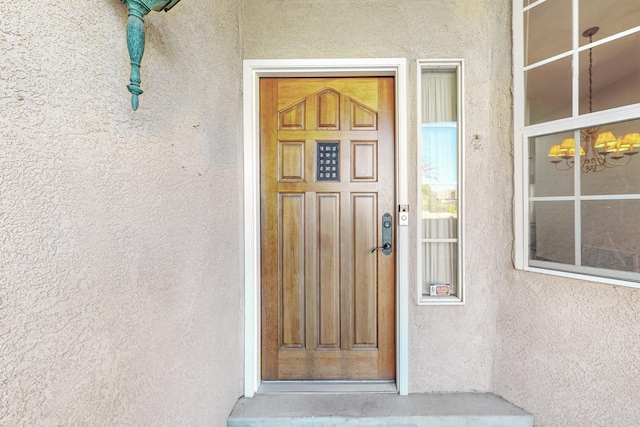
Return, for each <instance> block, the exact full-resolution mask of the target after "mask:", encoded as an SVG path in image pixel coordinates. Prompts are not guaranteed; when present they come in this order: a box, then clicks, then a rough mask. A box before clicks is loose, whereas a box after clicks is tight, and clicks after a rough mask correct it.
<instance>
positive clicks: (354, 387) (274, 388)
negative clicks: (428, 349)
mask: <svg viewBox="0 0 640 427" xmlns="http://www.w3.org/2000/svg"><path fill="white" fill-rule="evenodd" d="M258 393H260V394H285V393H296V394H303V393H327V394H349V393H398V387H397V386H396V382H395V381H393V380H391V381H294V380H288V381H262V384H260V387H259V388H258Z"/></svg>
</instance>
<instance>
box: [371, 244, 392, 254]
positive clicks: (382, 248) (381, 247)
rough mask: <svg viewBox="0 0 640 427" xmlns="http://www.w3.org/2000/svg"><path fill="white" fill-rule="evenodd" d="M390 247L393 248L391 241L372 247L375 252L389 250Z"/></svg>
mask: <svg viewBox="0 0 640 427" xmlns="http://www.w3.org/2000/svg"><path fill="white" fill-rule="evenodd" d="M390 249H391V243H385V244H384V245H382V246H379V247H377V248H373V249H371V253H374V252H375V251H389V250H390Z"/></svg>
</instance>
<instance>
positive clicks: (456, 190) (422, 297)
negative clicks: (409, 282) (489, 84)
mask: <svg viewBox="0 0 640 427" xmlns="http://www.w3.org/2000/svg"><path fill="white" fill-rule="evenodd" d="M462 66H463V63H462V60H446V61H444V60H443V61H426V60H424V61H422V60H421V61H418V94H419V96H418V118H419V129H418V138H419V144H418V145H419V153H418V159H419V165H418V171H419V173H418V176H419V178H418V180H419V182H418V189H419V194H418V203H419V205H420V212H419V218H418V231H419V233H418V236H420V243H419V246H420V247H419V251H418V254H419V255H418V256H419V260H418V266H419V267H418V270H419V272H418V283H419V289H418V301H419V303H420V304H462V303H463V302H464V288H463V282H462V278H463V275H462V260H463V257H462V244H461V242H462V216H461V213H462V212H461V201H462V198H461V190H462V144H461V141H462V102H461V97H462Z"/></svg>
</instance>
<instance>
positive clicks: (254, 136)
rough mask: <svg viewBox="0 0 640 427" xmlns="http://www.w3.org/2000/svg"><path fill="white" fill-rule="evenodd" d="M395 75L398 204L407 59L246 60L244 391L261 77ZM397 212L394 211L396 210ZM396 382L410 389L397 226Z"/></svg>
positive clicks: (256, 369)
mask: <svg viewBox="0 0 640 427" xmlns="http://www.w3.org/2000/svg"><path fill="white" fill-rule="evenodd" d="M349 76H393V77H395V82H396V94H395V95H396V125H395V133H396V202H397V203H396V204H397V205H408V204H409V198H408V158H407V109H406V107H407V62H406V59H405V58H376V59H285V60H258V59H250V60H245V61H244V64H243V128H244V253H245V272H244V274H245V292H244V298H245V305H244V311H245V312H244V319H245V327H244V334H245V335H244V337H245V339H244V342H245V347H244V354H245V367H244V394H245V396H247V397H252V396H253V395H254V394H255V393H256V391H257V390H258V387H260V382H261V378H260V362H261V361H260V123H259V121H260V78H261V77H349ZM396 217H397V212H396ZM397 230H398V232H397V236H396V238H397V240H396V250H395V251H394V252H395V257H396V385H397V387H398V391H399V393H400V394H401V395H406V394H408V393H409V343H408V341H409V334H408V330H409V286H408V283H409V262H408V259H409V227H408V226H398V227H397Z"/></svg>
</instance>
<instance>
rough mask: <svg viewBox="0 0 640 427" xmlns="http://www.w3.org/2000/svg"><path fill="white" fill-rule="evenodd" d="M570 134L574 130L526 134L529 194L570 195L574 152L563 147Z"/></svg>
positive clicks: (572, 188) (571, 137) (572, 191)
mask: <svg viewBox="0 0 640 427" xmlns="http://www.w3.org/2000/svg"><path fill="white" fill-rule="evenodd" d="M574 135H575V132H563V133H557V134H553V135H544V136H539V137H536V138H530V140H529V195H530V196H531V197H548V196H571V195H573V193H574V184H573V182H574V179H573V177H574V174H573V173H572V172H570V171H571V170H572V165H573V163H574V155H575V154H574V153H572V149H571V148H569V147H567V141H568V140H569V141H571V140H573V139H574ZM563 143H564V144H565V147H564V148H563V147H562V144H563ZM574 146H575V144H574ZM574 150H575V148H574Z"/></svg>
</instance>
